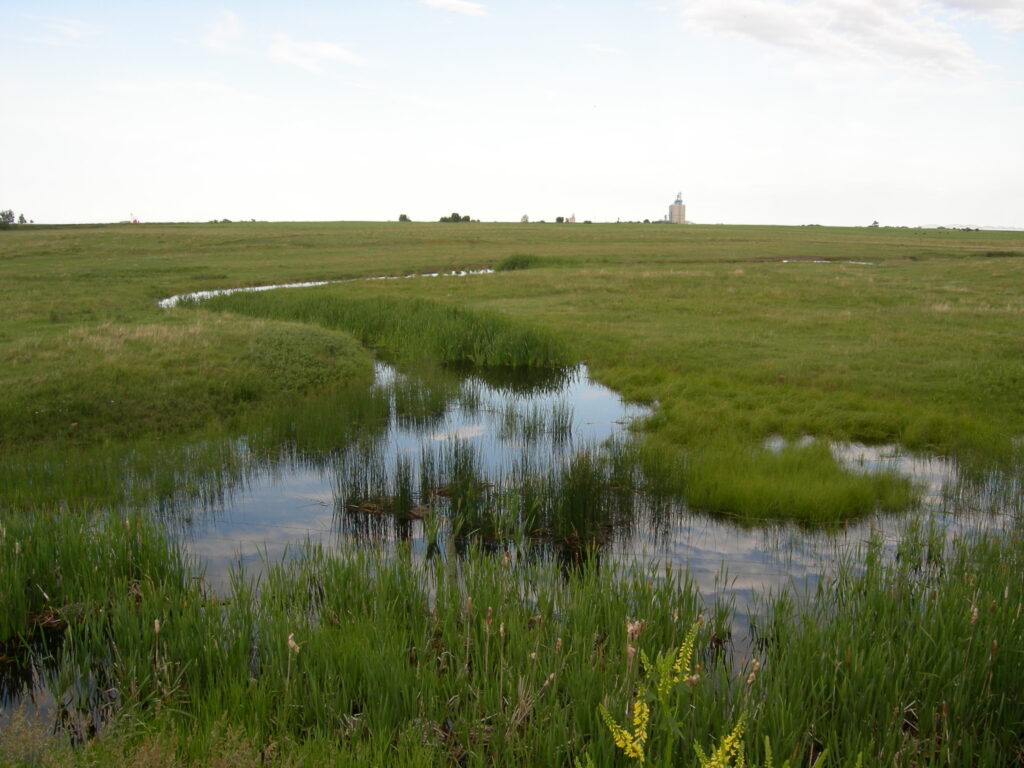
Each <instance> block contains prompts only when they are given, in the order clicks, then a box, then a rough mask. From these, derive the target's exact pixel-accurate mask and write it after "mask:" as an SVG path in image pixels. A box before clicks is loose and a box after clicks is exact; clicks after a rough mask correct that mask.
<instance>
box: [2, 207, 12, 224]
mask: <svg viewBox="0 0 1024 768" xmlns="http://www.w3.org/2000/svg"><path fill="white" fill-rule="evenodd" d="M13 223H14V211H12V210H11V209H10V208H8V209H7V210H6V211H0V224H13Z"/></svg>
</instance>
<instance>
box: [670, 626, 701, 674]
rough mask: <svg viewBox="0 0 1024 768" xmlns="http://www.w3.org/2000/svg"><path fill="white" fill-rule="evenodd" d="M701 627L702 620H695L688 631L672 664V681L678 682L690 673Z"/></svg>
mask: <svg viewBox="0 0 1024 768" xmlns="http://www.w3.org/2000/svg"><path fill="white" fill-rule="evenodd" d="M698 629H700V622H694V624H693V626H692V627H690V631H689V632H687V633H686V638H685V639H684V640H683V644H682V645H681V646H679V652H678V653H677V654H676V661H675V663H674V664H673V665H672V682H673V683H678V682H679V681H680V680H682V679H683V678H684V677H689V675H690V664H691V663H692V662H693V646H694V645H696V644H697V630H698Z"/></svg>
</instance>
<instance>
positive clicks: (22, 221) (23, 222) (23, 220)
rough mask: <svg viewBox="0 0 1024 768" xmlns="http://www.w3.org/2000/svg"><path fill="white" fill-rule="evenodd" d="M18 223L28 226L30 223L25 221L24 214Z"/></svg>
mask: <svg viewBox="0 0 1024 768" xmlns="http://www.w3.org/2000/svg"><path fill="white" fill-rule="evenodd" d="M18 223H19V224H28V221H26V220H25V214H24V213H23V214H21V215H20V216H19V217H18Z"/></svg>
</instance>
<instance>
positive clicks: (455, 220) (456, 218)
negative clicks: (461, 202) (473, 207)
mask: <svg viewBox="0 0 1024 768" xmlns="http://www.w3.org/2000/svg"><path fill="white" fill-rule="evenodd" d="M469 220H470V219H469V216H462V215H460V214H458V213H456V212H455V211H452V215H451V216H442V217H441V218H440V219H439V221H444V222H448V223H452V224H460V223H461V222H463V221H469Z"/></svg>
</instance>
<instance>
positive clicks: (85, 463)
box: [0, 223, 1024, 766]
mask: <svg viewBox="0 0 1024 768" xmlns="http://www.w3.org/2000/svg"><path fill="white" fill-rule="evenodd" d="M1020 253H1024V242H1022V238H1021V236H1020V234H1019V233H1000V232H960V231H952V230H941V231H925V230H907V229H899V230H896V229H885V228H877V229H876V228H864V229H832V228H824V227H821V228H819V227H813V228H811V227H808V228H772V227H701V226H689V227H678V228H676V227H662V226H642V225H635V226H634V225H592V226H589V227H583V226H573V225H521V224H516V225H497V224H496V225H485V224H477V223H470V224H460V225H458V226H455V225H446V224H429V225H423V224H413V223H403V224H401V225H397V224H394V225H387V224H357V223H352V224H280V225H276V224H266V225H264V224H246V225H226V224H225V225H204V226H193V225H166V226H156V225H152V226H130V227H129V226H110V227H57V228H42V227H40V228H17V229H12V230H8V231H5V232H3V233H0V297H2V299H3V301H2V302H0V318H2V321H3V322H2V326H0V379H2V382H3V385H4V387H3V391H4V395H3V397H0V511H2V518H0V563H2V565H0V584H2V591H0V594H2V595H3V599H2V602H0V684H2V690H0V698H2V701H0V706H2V714H0V763H4V764H8V763H9V764H12V765H39V764H55V765H56V764H75V763H77V764H81V765H93V764H124V765H168V766H169V765H173V764H181V763H186V764H203V763H209V764H220V765H232V764H254V763H255V762H257V761H262V762H264V763H267V764H280V765H289V764H339V765H345V764H365V765H373V764H377V765H385V764H387V765H467V766H468V765H537V764H553V765H566V766H570V765H574V764H575V763H576V761H579V763H580V765H585V764H588V761H592V762H593V763H594V764H595V765H601V766H604V765H618V764H626V763H627V762H629V761H630V760H629V756H630V754H632V756H633V758H635V757H636V756H637V754H636V752H635V746H634V751H633V752H632V753H630V752H629V751H628V750H624V749H623V748H622V743H624V739H625V737H624V736H623V733H627V735H630V737H631V738H633V739H634V745H635V742H637V741H639V743H640V754H642V755H643V758H644V761H645V762H647V763H651V764H657V765H669V764H671V765H688V764H695V765H696V764H700V762H701V758H700V755H699V753H698V751H697V750H695V749H694V746H693V745H694V744H697V745H699V746H700V747H701V750H703V752H704V753H706V756H705V759H704V762H708V761H710V760H711V757H713V755H714V754H715V750H716V748H718V752H719V754H720V756H723V759H724V754H725V753H724V752H723V750H724V748H725V745H726V744H729V743H733V742H735V743H736V744H740V745H742V747H743V749H744V753H745V756H746V759H747V761H748V763H749V764H751V765H758V766H760V765H769V764H772V762H774V763H776V764H779V765H781V764H783V763H784V762H785V761H787V760H788V761H790V763H791V764H792V765H793V766H797V765H810V764H811V763H813V762H815V761H816V760H820V764H821V765H844V766H845V765H851V766H852V765H854V764H861V765H864V766H869V765H882V764H886V765H912V764H913V765H952V766H960V765H964V766H974V765H1011V764H1015V763H1016V761H1019V760H1020V758H1021V755H1022V754H1024V740H1022V736H1021V734H1022V733H1024V703H1022V701H1021V699H1020V696H1019V691H1020V690H1021V689H1022V687H1024V673H1022V671H1021V670H1024V663H1022V662H1024V659H1022V658H1021V655H1022V653H1024V650H1022V646H1021V640H1020V638H1021V637H1022V635H1024V627H1022V626H1021V621H1022V618H1021V605H1022V604H1024V576H1022V574H1024V567H1022V566H1024V563H1022V557H1024V549H1022V543H1021V540H1020V522H1021V518H1022V514H1024V512H1022V491H1021V483H1020V477H1021V466H1022V463H1024V442H1022V436H1024V399H1022V398H1021V396H1020V395H1021V393H1022V392H1024V341H1022V340H1024V334H1022V333H1021V332H1020V331H1021V318H1022V316H1024V296H1022V295H1021V293H1020V291H1019V290H1018V288H1017V286H1019V285H1021V284H1022V283H1024V259H1021V258H1017V256H1018V255H1019V254H1020ZM996 254H998V255H1000V256H1002V257H1001V258H991V257H992V256H993V255H996ZM481 269H495V270H496V271H495V272H494V273H493V274H477V275H467V276H466V277H462V278H438V279H435V280H394V281H369V280H368V281H360V280H357V279H356V278H361V277H373V276H384V275H388V276H402V275H407V274H420V273H424V272H434V271H437V272H447V271H451V270H481ZM310 281H347V282H343V283H338V284H334V285H324V286H319V287H311V288H302V289H294V290H289V291H269V292H261V293H240V294H234V295H227V296H218V297H214V298H211V299H208V300H206V301H197V302H188V301H186V302H183V303H182V304H181V305H179V306H176V307H173V308H169V309H163V308H160V307H159V306H158V305H157V302H158V300H160V299H163V298H166V297H167V296H171V295H174V294H181V293H188V292H190V291H195V290H204V289H220V288H232V287H239V286H245V285H266V284H277V283H293V282H310ZM374 355H376V356H377V357H378V359H384V360H387V361H388V362H389V363H391V364H393V365H395V366H396V367H397V369H398V373H391V374H388V375H387V376H385V378H384V380H383V381H382V380H381V373H380V371H379V370H378V372H377V374H376V382H377V383H376V384H375V383H374V381H375V363H374ZM581 362H585V363H586V364H587V366H588V368H589V371H590V375H591V376H592V377H594V378H595V379H597V380H598V381H600V382H602V383H604V384H607V385H608V386H610V387H612V388H613V389H614V390H615V391H617V392H618V393H620V394H621V395H622V396H623V397H625V398H626V399H627V400H628V401H631V402H634V403H639V404H642V405H643V407H642V408H640V407H637V408H635V409H633V410H632V411H631V413H632V414H633V415H634V416H635V417H636V420H635V421H634V422H633V423H632V427H631V428H630V429H629V430H627V429H625V427H622V428H616V429H615V430H612V431H611V432H608V433H607V434H605V435H604V437H602V438H600V440H602V441H603V440H604V438H605V437H607V436H609V435H612V434H614V435H615V436H614V439H613V440H612V442H610V443H608V442H588V441H587V440H585V439H584V437H585V435H584V432H585V427H586V425H587V423H588V421H589V420H592V419H591V417H586V419H584V418H580V417H579V414H577V413H575V412H574V409H575V407H576V404H574V403H573V402H572V401H571V400H569V399H566V398H565V396H564V395H563V394H560V393H564V392H565V391H567V390H565V389H564V387H565V385H566V383H567V382H571V381H573V380H574V379H573V377H574V376H577V377H578V376H579V375H580V374H578V373H573V371H575V370H576V368H575V366H576V365H577V364H579V363H581ZM492 392H499V393H504V394H503V395H502V396H501V397H498V396H497V395H493V394H490V393H492ZM538 398H539V399H538ZM456 408H457V409H458V410H459V412H460V413H461V414H463V415H465V414H469V416H468V417H467V418H468V419H469V420H468V421H465V422H464V423H463V422H459V423H458V424H455V423H454V422H452V421H451V418H452V413H453V409H456ZM483 424H487V425H489V426H488V427H487V429H489V430H491V431H492V432H493V433H494V434H495V435H496V436H497V437H496V438H495V439H496V440H499V441H500V442H501V444H502V445H504V446H523V445H536V446H543V447H541V448H540V449H539V451H538V453H539V456H534V457H533V458H524V457H523V455H521V454H520V453H517V451H518V450H519V449H518V448H516V450H512V449H511V448H509V451H510V452H509V454H508V455H507V456H506V457H505V458H504V459H502V460H501V461H499V462H498V464H496V465H494V467H501V468H502V469H501V470H500V471H499V470H498V469H495V468H492V465H490V464H487V463H486V462H487V461H489V459H487V450H485V449H484V448H482V447H481V446H482V445H483V443H480V442H474V441H475V440H478V437H479V427H480V425H483ZM400 429H402V430H408V433H409V434H413V433H415V434H417V435H420V436H421V437H420V438H418V439H421V440H423V441H425V442H421V443H413V442H407V443H400V444H399V445H400V446H404V447H400V448H394V449H392V448H389V449H387V450H386V451H385V450H384V449H382V448H381V447H380V446H381V445H387V444H388V443H386V442H383V443H382V442H380V441H382V440H387V439H394V436H395V435H396V434H399V432H398V430H400ZM401 434H403V435H404V434H406V432H401ZM442 437H443V438H444V439H440V438H442ZM402 439H403V440H407V439H406V438H402ZM410 439H411V438H410ZM858 444H867V445H870V446H896V447H897V448H895V449H892V450H896V451H903V452H909V451H914V452H916V453H917V454H919V455H920V456H921V457H933V458H932V459H931V461H933V462H936V463H941V464H942V466H943V467H947V468H948V469H946V470H944V471H945V475H944V476H943V478H940V480H939V481H938V482H937V484H936V487H930V488H927V487H924V486H923V485H922V484H921V478H920V476H907V475H906V474H901V472H900V471H899V466H898V463H897V462H891V463H888V464H887V463H885V462H877V463H878V464H879V466H878V467H875V466H872V467H865V466H863V465H862V466H858V465H857V463H856V462H852V461H850V460H849V458H848V454H849V453H850V449H849V448H848V446H851V445H858ZM423 446H428V447H429V446H432V447H431V448H430V449H429V450H428V449H426V448H424V447H423ZM389 451H390V452H389ZM920 460H921V461H925V458H922V459H920ZM862 464H863V462H862ZM869 470H870V471H869ZM296 473H297V474H296ZM303 473H305V474H303ZM293 475H294V476H295V477H297V478H298V479H297V480H294V481H292V480H285V478H286V477H291V476H293ZM313 476H315V477H318V478H325V480H324V482H326V484H327V490H326V491H317V492H316V493H317V494H321V495H320V496H316V495H315V494H313V492H312V491H309V490H308V488H307V486H308V478H309V477H313ZM287 482H295V483H300V484H303V485H302V487H303V488H306V489H307V490H305V491H303V492H304V493H306V494H307V496H308V497H309V498H310V499H314V498H321V496H322V497H323V499H324V501H323V504H324V505H325V506H324V507H323V509H324V510H325V511H324V512H323V513H322V514H321V517H320V518H318V519H322V520H324V521H325V525H326V535H325V536H319V537H316V536H309V535H307V536H306V537H305V538H309V539H310V540H309V541H308V542H305V543H302V542H301V541H299V542H295V541H293V543H291V544H289V545H288V546H287V547H286V548H285V549H284V550H283V551H282V552H278V551H277V550H274V551H273V553H271V549H270V548H269V547H267V548H265V549H264V556H263V559H262V562H259V563H254V562H253V561H251V560H250V561H247V562H246V563H245V564H244V565H243V564H242V563H239V564H238V565H237V566H236V567H234V568H232V569H230V571H229V572H227V575H226V577H225V578H224V579H222V580H218V579H215V578H213V576H212V574H211V573H208V572H207V570H206V569H207V566H208V561H207V560H205V559H204V552H208V551H209V548H206V549H204V546H205V544H204V539H203V531H204V530H205V529H207V528H211V529H216V530H218V531H222V533H220V534H219V535H221V536H227V534H224V533H223V531H224V530H226V529H224V528H217V525H218V519H219V518H223V517H227V516H230V514H234V513H233V512H231V510H232V509H234V507H232V506H231V505H232V503H233V502H232V498H233V497H236V496H242V497H244V498H247V499H251V498H254V497H253V496H252V494H253V493H254V492H255V491H253V490H252V489H253V488H255V487H257V486H259V485H260V484H261V483H269V484H271V485H273V484H274V483H278V484H279V485H280V484H283V483H287ZM944 482H945V485H943V483H944ZM310 494H313V495H310ZM281 514H282V515H283V514H284V513H283V512H282V513H281ZM287 524H288V521H287V519H282V520H281V526H282V527H287ZM264 525H265V526H266V528H265V530H266V536H267V538H268V539H269V538H270V537H271V536H272V535H273V531H274V526H273V524H272V522H265V523H264ZM698 528H703V529H705V530H706V531H708V532H710V533H706V534H705V535H704V536H703V538H701V537H700V536H697V537H696V538H695V534H694V533H693V531H694V530H695V529H698ZM295 538H296V539H302V538H304V537H303V536H301V535H299V536H296V537H295ZM727 540H728V541H729V542H746V543H744V544H743V547H746V548H753V549H757V548H762V549H763V548H768V549H772V550H773V552H772V555H771V556H772V558H774V559H775V560H777V561H779V562H782V561H788V562H789V563H790V565H792V564H794V563H797V564H798V565H799V566H800V568H802V569H803V570H799V569H795V570H794V569H790V570H784V569H780V570H778V571H777V572H776V573H775V577H773V578H770V579H769V578H761V579H760V580H758V579H757V578H756V577H757V573H756V571H749V572H748V571H744V570H743V567H744V566H743V563H742V562H741V561H740V551H739V546H738V545H737V546H732V545H731V544H730V545H728V546H726V545H724V544H723V542H725V541H727ZM687 542H689V543H688V544H687V546H685V547H684V546H683V544H684V543H687ZM716 542H718V544H717V545H716ZM750 542H754V543H753V544H751V543H750ZM768 542H774V543H768ZM228 546H232V542H228ZM701 557H703V558H705V559H704V560H703V561H701ZM709 560H710V561H712V562H714V563H715V565H713V566H712V567H711V570H713V571H714V572H715V578H714V584H713V585H711V584H709V581H708V578H707V573H708V572H709V567H708V565H707V563H708V561H709ZM762 567H763V566H762ZM730 573H732V574H733V576H730ZM736 574H739V578H741V580H742V582H743V583H742V585H740V586H737V584H736V579H737V575H736ZM780 574H781V578H780V577H779V576H780ZM787 574H788V575H787ZM798 574H802V575H798ZM762 576H764V574H762ZM741 597H742V600H741V599H740V598H741ZM699 617H703V618H699ZM694 627H696V629H695V630H694V631H695V632H696V634H695V635H694V636H693V649H694V650H693V660H692V665H691V664H684V665H683V666H684V667H686V671H688V672H690V673H691V674H690V675H684V676H683V677H685V678H686V679H685V680H684V679H683V677H680V679H679V681H677V682H674V683H672V684H671V685H669V684H667V683H665V682H664V681H665V680H668V677H666V675H667V672H666V670H668V669H669V666H666V665H668V663H669V661H671V660H672V659H674V658H676V656H675V652H676V649H678V648H679V647H680V645H681V644H684V645H685V643H684V640H685V639H686V638H687V637H688V633H689V632H690V630H691V628H694ZM659 654H660V655H661V659H663V660H666V659H667V660H669V661H662V662H659V661H657V659H658V658H659ZM676 676H677V677H679V675H678V674H677V675H676ZM602 708H603V709H602ZM602 712H603V713H604V714H602ZM643 712H646V713H647V714H646V715H644V718H640V717H639V716H638V713H643ZM641 720H643V722H641ZM609 721H611V722H612V723H613V724H618V723H622V724H624V725H623V726H622V727H623V728H626V731H623V730H621V729H620V730H619V731H616V730H615V729H614V728H611V729H610V728H609V724H608V723H609ZM641 735H642V737H643V738H640V736H641ZM730 735H731V736H734V737H735V738H734V739H733V740H732V741H730V738H729V736H730ZM616 742H620V744H619V746H618V747H617V746H616ZM769 744H770V747H771V752H769V751H768V745H769ZM731 754H732V758H731V759H732V760H733V763H735V762H736V761H737V756H738V755H737V753H736V752H733V753H731ZM723 764H729V763H727V762H726V763H723Z"/></svg>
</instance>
